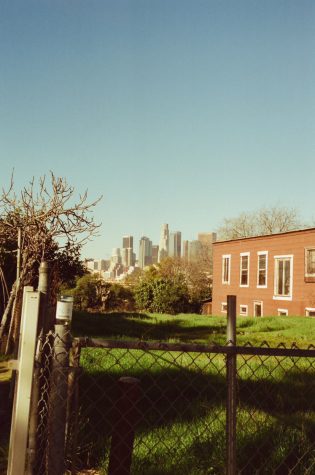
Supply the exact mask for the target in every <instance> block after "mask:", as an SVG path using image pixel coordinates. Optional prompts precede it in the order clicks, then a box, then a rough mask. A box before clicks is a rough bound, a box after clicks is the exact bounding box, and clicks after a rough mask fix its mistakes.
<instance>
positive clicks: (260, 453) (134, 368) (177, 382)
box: [80, 350, 315, 475]
mask: <svg viewBox="0 0 315 475" xmlns="http://www.w3.org/2000/svg"><path fill="white" fill-rule="evenodd" d="M92 351H93V350H92ZM112 351H113V350H112ZM113 354H115V353H114V351H113ZM143 354H144V353H143ZM139 361H141V358H140V356H139V354H138V356H137V360H135V361H134V365H133V364H132V362H131V363H130V362H129V363H128V364H127V366H124V361H123V357H122V355H121V354H120V355H119V354H118V353H117V359H115V358H114V360H113V365H112V366H111V367H109V369H107V370H105V369H103V370H102V369H98V368H97V357H96V358H95V361H93V359H91V361H90V362H89V368H90V370H89V372H87V371H84V372H83V373H82V375H81V377H80V394H81V396H80V401H81V414H80V417H81V423H82V427H81V436H80V440H81V442H82V446H85V447H92V446H93V450H89V449H87V450H86V452H85V453H84V452H82V453H81V454H80V458H81V460H82V464H83V466H84V465H86V464H87V459H89V460H90V463H91V465H92V466H96V465H97V464H98V463H99V462H100V460H101V459H102V457H104V450H105V449H104V447H105V446H107V447H108V446H109V440H110V434H111V431H112V427H113V423H114V421H115V420H116V417H117V415H115V401H116V400H117V398H118V392H117V381H118V379H119V377H120V376H126V375H128V376H133V377H137V378H139V379H140V381H141V388H142V392H143V397H142V398H141V400H140V403H139V406H138V410H139V414H140V423H139V426H138V429H137V434H140V435H141V434H143V435H145V434H147V433H150V432H151V431H155V430H157V429H159V428H160V429H161V428H167V427H171V426H172V425H173V424H174V423H176V422H178V423H185V424H187V423H191V427H192V430H193V428H194V424H195V423H196V422H197V423H200V422H201V421H202V420H204V419H205V418H206V417H209V414H213V417H216V415H217V414H218V413H219V412H220V411H221V413H222V408H224V407H225V404H226V392H227V386H226V379H225V372H224V371H222V373H220V372H219V371H218V372H211V373H210V372H208V373H207V372H206V371H204V370H203V369H202V368H200V371H196V370H195V369H194V370H192V369H189V367H188V366H187V362H186V364H185V366H182V367H179V365H178V366H177V367H175V366H174V367H172V365H171V364H170V363H169V362H168V363H166V364H167V365H168V367H163V366H162V364H163V363H162V362H159V360H158V358H157V359H156V360H152V365H150V364H148V362H144V363H143V368H141V367H139ZM159 364H160V365H161V367H160V368H158V365H159ZM119 367H120V369H119V370H118V369H117V368H119ZM314 380H315V379H314V375H313V374H311V373H310V372H308V371H303V370H298V369H290V370H289V371H288V372H287V373H285V374H284V376H283V377H282V379H279V380H275V379H267V378H266V379H259V380H242V379H238V395H237V397H238V408H239V409H242V410H243V411H246V412H248V413H249V414H251V415H252V416H253V418H255V414H256V413H257V412H258V413H265V414H266V415H268V414H269V416H271V417H272V418H274V420H275V421H276V422H274V423H273V424H272V426H271V427H270V426H269V427H267V428H266V427H264V426H263V425H262V426H259V423H258V426H257V432H255V433H254V434H252V433H251V434H250V435H249V436H248V438H247V440H246V437H245V438H243V439H244V440H243V441H242V442H241V446H240V447H239V449H238V451H239V453H238V457H239V461H240V463H242V464H243V465H242V466H243V467H245V466H246V468H245V469H244V470H245V471H244V472H242V473H244V475H246V474H248V475H249V474H251V473H255V471H257V470H258V469H259V470H261V471H260V472H259V473H276V474H277V475H281V473H288V472H281V470H284V469H285V468H287V467H289V468H293V467H294V466H295V464H296V462H297V461H298V460H300V458H301V457H302V456H303V443H304V442H305V441H308V442H309V441H313V440H315V417H311V418H309V419H305V417H304V416H303V417H302V416H301V414H308V413H312V414H313V415H314V414H315V382H314ZM223 410H224V409H223ZM310 411H311V412H310ZM279 428H282V429H281V430H283V432H284V433H286V431H291V432H292V433H293V434H294V437H296V441H294V440H293V442H292V447H291V446H290V443H288V447H289V448H288V449H287V451H284V452H283V453H282V456H283V460H282V459H279V460H278V459H277V461H276V462H274V463H275V467H278V468H277V471H276V472H273V471H269V472H268V471H267V472H266V471H263V467H264V466H265V460H266V457H267V458H268V457H269V458H270V460H272V461H273V457H274V452H275V446H274V444H275V441H276V440H278V444H279V443H280V442H281V441H280V439H279V438H278V439H276V435H277V433H278V432H279ZM207 430H209V437H210V438H211V428H209V429H207ZM224 430H225V428H224V424H223V427H222V431H223V433H224ZM291 432H290V434H291ZM179 440H180V435H179ZM303 440H304V442H303ZM308 442H307V443H308ZM95 447H98V449H97V450H96V451H95ZM91 454H93V455H92V456H91ZM313 456H314V454H313V452H311V454H310V456H307V457H306V459H305V460H304V461H303V467H306V465H307V463H308V462H309V460H310V457H313ZM222 457H223V460H224V457H225V453H224V451H223V454H222ZM249 459H251V460H252V461H251V462H250V463H249V462H247V465H246V463H245V461H246V460H249ZM189 463H190V462H188V461H187V464H188V466H189ZM205 463H206V462H205ZM272 463H273V462H272ZM216 464H217V465H216V466H217V467H218V466H219V465H220V463H219V461H217V462H216ZM259 467H260V468H259ZM270 467H271V465H270V466H269V469H268V470H270ZM281 467H282V468H281ZM139 473H140V472H139ZM150 473H151V472H150ZM153 473H155V472H154V470H153V471H152V474H153ZM156 473H157V472H156ZM165 473H168V472H165ZM170 473H171V472H170ZM182 473H184V471H183V472H182ZM200 473H202V471H201V472H200ZM204 473H206V472H204ZM218 473H219V472H218ZM294 473H301V474H302V473H304V472H303V471H297V472H294Z"/></svg>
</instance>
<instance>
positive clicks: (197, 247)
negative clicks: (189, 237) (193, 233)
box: [188, 240, 202, 262]
mask: <svg viewBox="0 0 315 475" xmlns="http://www.w3.org/2000/svg"><path fill="white" fill-rule="evenodd" d="M201 255H202V244H201V242H200V241H198V240H196V241H190V242H189V245H188V261H189V262H196V261H198V260H199V259H200V258H201Z"/></svg>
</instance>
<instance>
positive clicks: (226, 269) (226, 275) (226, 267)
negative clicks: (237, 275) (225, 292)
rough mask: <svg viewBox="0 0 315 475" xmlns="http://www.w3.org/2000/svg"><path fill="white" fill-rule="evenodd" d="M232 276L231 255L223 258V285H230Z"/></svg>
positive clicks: (225, 255)
mask: <svg viewBox="0 0 315 475" xmlns="http://www.w3.org/2000/svg"><path fill="white" fill-rule="evenodd" d="M230 274H231V254H224V255H223V256H222V284H229V283H230Z"/></svg>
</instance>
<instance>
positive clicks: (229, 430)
mask: <svg viewBox="0 0 315 475" xmlns="http://www.w3.org/2000/svg"><path fill="white" fill-rule="evenodd" d="M226 336H227V346H230V347H233V346H235V345H236V296H235V295H228V296H227V334H226ZM226 378H227V414H226V444H227V470H226V473H227V475H235V474H236V408H237V403H236V353H234V354H230V355H229V354H228V355H227V360H226Z"/></svg>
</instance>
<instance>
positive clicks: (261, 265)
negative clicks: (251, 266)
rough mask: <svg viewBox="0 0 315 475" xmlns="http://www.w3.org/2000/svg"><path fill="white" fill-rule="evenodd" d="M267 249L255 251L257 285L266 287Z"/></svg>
mask: <svg viewBox="0 0 315 475" xmlns="http://www.w3.org/2000/svg"><path fill="white" fill-rule="evenodd" d="M267 275H268V251H259V252H257V287H258V288H261V289H263V288H264V289H266V288H267Z"/></svg>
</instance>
